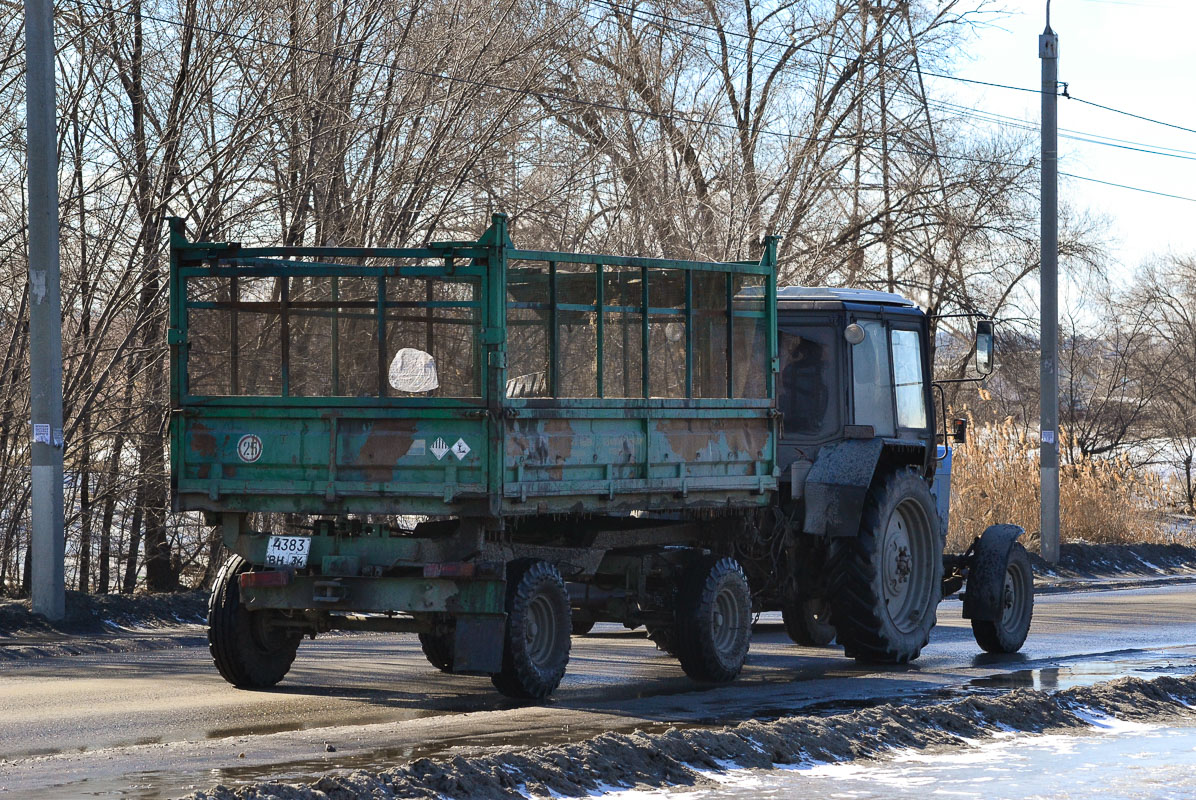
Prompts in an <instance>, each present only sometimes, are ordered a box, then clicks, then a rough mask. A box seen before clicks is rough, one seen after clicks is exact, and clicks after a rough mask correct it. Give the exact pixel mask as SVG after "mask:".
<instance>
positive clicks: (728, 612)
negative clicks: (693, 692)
mask: <svg viewBox="0 0 1196 800" xmlns="http://www.w3.org/2000/svg"><path fill="white" fill-rule="evenodd" d="M679 589H680V591H678V593H677V610H676V615H677V628H676V632H675V633H676V647H677V658H678V659H679V660H680V661H681V668H682V669H683V670H685V674H686V675H688V676H689V677H691V678H693V679H694V680H697V681H711V682H716V683H723V682H726V681H731V680H734V679H735V677H736V676H737V675H739V671H740V670H741V669H743V662H744V660H745V659H746V658H747V651H748V645H749V644H750V641H751V636H752V595H751V591H750V589H749V588H748V582H747V577H746V576H745V575H744V574H743V568H742V567H740V566H739V563H738V562H736V561H735V559H733V558H713V557H712V558H704V559H700V560H699V561H697V562H696V563H694V564H692V565H691V566H690V567H688V568H687V569H686V571H685V573H684V574H683V575H682V577H681V586H680V587H679Z"/></svg>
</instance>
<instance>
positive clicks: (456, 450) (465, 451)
mask: <svg viewBox="0 0 1196 800" xmlns="http://www.w3.org/2000/svg"><path fill="white" fill-rule="evenodd" d="M453 455H455V456H456V457H457V460H458V461H460V460H461V459H463V458H465V457H466V456H467V455H469V445H467V444H466V443H465V440H464V439H458V440H457V443H456V444H454V445H453Z"/></svg>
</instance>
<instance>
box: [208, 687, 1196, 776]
mask: <svg viewBox="0 0 1196 800" xmlns="http://www.w3.org/2000/svg"><path fill="white" fill-rule="evenodd" d="M1194 702H1196V678H1172V677H1161V678H1156V679H1154V680H1152V681H1144V680H1141V679H1138V678H1122V679H1119V680H1116V681H1110V682H1109V683H1103V684H1098V685H1096V686H1087V687H1077V688H1073V689H1067V690H1064V691H1059V692H1054V693H1051V694H1047V693H1044V692H1039V691H1034V690H1030V689H1019V690H1016V691H1013V692H1010V693H1009V694H1006V695H1002V696H1000V697H979V696H973V697H968V698H965V699H962V700H954V701H951V702H947V703H941V704H934V705H921V706H917V705H884V706H877V707H875V708H870V709H865V710H861V711H854V712H851V713H847V714H839V715H836V716H830V717H821V718H816V717H805V716H792V717H785V718H782V719H778V720H776V721H772V722H758V721H750V722H744V723H740V724H738V725H735V726H731V727H726V728H720V729H713V730H704V729H685V730H679V729H670V730H668V731H666V732H664V733H660V734H646V733H640V732H634V733H630V734H621V733H608V734H603V735H601V736H597V737H595V738H593V739H589V740H587V741H583V742H578V743H574V744H566V745H554V746H549V747H536V748H526V749H516V748H511V749H506V750H501V751H498V752H494V753H490V754H486V755H480V756H474V757H465V756H459V757H456V758H452V759H446V760H432V759H427V758H423V759H419V760H418V761H414V762H412V763H410V764H405V765H403V766H399V767H395V768H392V769H388V770H385V771H382V772H378V773H371V772H365V771H357V772H353V773H352V774H349V775H343V776H326V777H324V778H322V779H320V780H319V781H317V782H315V783H313V784H309V785H306V786H296V785H290V784H283V783H269V782H266V783H258V784H253V785H250V786H242V787H238V788H236V789H230V788H227V787H223V786H218V787H216V788H214V789H211V790H208V791H201V792H196V793H194V794H192V795H189V796H188V800H357V798H371V800H373V799H375V798H376V799H377V800H382V799H383V798H429V799H431V798H470V800H506V799H507V798H526V797H528V796H540V797H554V796H563V797H582V796H585V795H589V794H594V793H596V792H601V791H607V790H610V789H613V788H618V787H633V786H678V785H679V786H694V785H699V784H708V783H710V780H711V779H710V778H709V777H708V776H707V774H708V773H710V772H719V771H723V770H725V769H727V768H728V767H744V768H768V767H772V766H774V765H782V766H783V765H795V764H809V763H817V762H824V763H826V762H838V761H845V760H849V759H853V758H861V757H868V756H875V755H879V754H881V753H883V752H885V751H891V750H893V749H895V748H900V749H926V748H943V747H950V746H960V745H965V744H968V743H969V742H974V740H976V739H980V738H984V737H988V736H991V735H993V734H994V733H997V732H999V731H1009V730H1016V731H1023V732H1028V733H1042V732H1044V731H1063V730H1080V729H1085V728H1090V727H1091V725H1092V719H1093V718H1094V716H1098V717H1111V718H1116V719H1124V720H1141V719H1152V720H1157V719H1166V718H1176V717H1196V705H1194ZM704 773H707V774H704Z"/></svg>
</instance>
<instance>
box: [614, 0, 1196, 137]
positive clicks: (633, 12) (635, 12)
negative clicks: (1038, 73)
mask: <svg viewBox="0 0 1196 800" xmlns="http://www.w3.org/2000/svg"><path fill="white" fill-rule="evenodd" d="M601 2H602V3H604V4H605V5H607V6H609V7H610V8H611V9H612V10H614V11H617V12H619V13H622V14H626V15H627V16H630V17H635V18H639V19H640V20H642V21H645V22H648V20H645V19H644V17H643V16H640V15H642V14H648V15H651V16H654V17H657V18H659V19H663V20H668V21H670V22H676V23H680V24H682V25H690V26H693V27H695V28H700V29H703V30H708V31H712V32H715V33H719V34H720V35H731V36H735V37H737V38H740V39H746V40H747V41H749V42H762V43H764V44H771V45H775V46H777V47H786V48H788V47H794V45H793V43H791V42H782V41H778V40H776V39H769V38H767V37H763V36H758V35H755V34H750V33H743V32H740V31H734V30H728V29H725V28H721V27H718V26H714V25H708V24H705V23H702V22H697V21H694V20H686V19H680V18H678V17H672V16H669V15H667V14H661V13H659V12H655V11H643V10H640V9H631V8H628V7H625V6H621V5H619V4H618V3H617V2H616V1H615V0H601ZM649 24H657V23H651V22H649ZM666 29H667V28H666ZM668 30H673V32H675V33H680V31H678V30H676V29H675V28H672V29H668ZM706 41H710V40H709V39H707V40H706ZM718 43H719V44H722V41H721V40H720V41H719V42H718ZM795 49H797V50H800V51H803V52H809V53H813V54H815V55H819V56H822V57H824V58H838V59H843V60H845V61H847V62H852V61H858V62H859V63H860V64H872V65H877V66H884V67H885V68H887V69H892V70H894V71H897V72H907V73H908V72H912V71H914V70H913V69H912V68H910V67H902V66H897V65H894V64H890V63H882V62H879V61H875V60H869V59H864V58H863V55H862V54H861V55H860V56H859V57H858V58H852V57H850V56H842V55H837V54H835V53H831V52H828V51H825V50H819V49H818V48H816V47H796V48H795ZM774 63H777V62H775V61H774ZM921 74H922V75H924V76H928V77H932V78H942V79H944V80H951V81H957V82H959V83H968V84H973V85H976V86H989V87H993V88H997V89H1007V90H1010V91H1017V92H1029V93H1031V94H1041V93H1042V90H1041V89H1032V88H1028V87H1025V86H1013V85H1011V84H1007V83H997V82H995V81H983V80H979V79H976V78H964V77H961V76H959V75H948V74H946V73H942V72H929V71H927V70H925V69H923V70H921ZM1062 96H1063V97H1066V98H1067V99H1069V100H1075V101H1077V102H1079V103H1084V104H1085V105H1090V106H1093V107H1095V108H1100V109H1103V110H1105V111H1110V112H1112V113H1114V114H1122V115H1124V116H1127V117H1132V118H1134V119H1139V120H1142V121H1144V122H1150V123H1153V124H1155V125H1162V126H1164V127H1167V128H1173V129H1175V130H1180V131H1184V132H1186V133H1196V129H1193V128H1187V127H1184V126H1183V125H1176V124H1174V123H1170V122H1164V121H1162V120H1158V119H1154V118H1152V117H1147V116H1144V115H1142V114H1135V113H1132V112H1130V111H1123V110H1121V109H1118V108H1113V107H1111V106H1106V105H1102V104H1100V103H1095V102H1092V101H1091V100H1083V99H1081V98H1078V97H1074V96H1071V95H1062ZM1034 130H1037V129H1034ZM1077 133H1081V135H1089V134H1083V133H1082V132H1077ZM1092 143H1093V144H1097V143H1098V142H1092ZM1130 149H1132V148H1130ZM1161 149H1171V148H1161ZM1143 152H1148V151H1146V150H1143ZM1160 155H1165V154H1163V153H1160Z"/></svg>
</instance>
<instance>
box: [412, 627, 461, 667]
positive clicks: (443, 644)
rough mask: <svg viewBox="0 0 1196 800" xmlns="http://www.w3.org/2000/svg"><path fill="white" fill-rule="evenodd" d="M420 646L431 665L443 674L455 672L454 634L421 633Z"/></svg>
mask: <svg viewBox="0 0 1196 800" xmlns="http://www.w3.org/2000/svg"><path fill="white" fill-rule="evenodd" d="M419 646H420V649H421V650H423V651H424V658H426V659H428V663H429V664H431V665H432V666H434V667H436V669H438V670H440V671H441V672H452V671H453V634H452V633H421V634H420V635H419Z"/></svg>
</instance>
